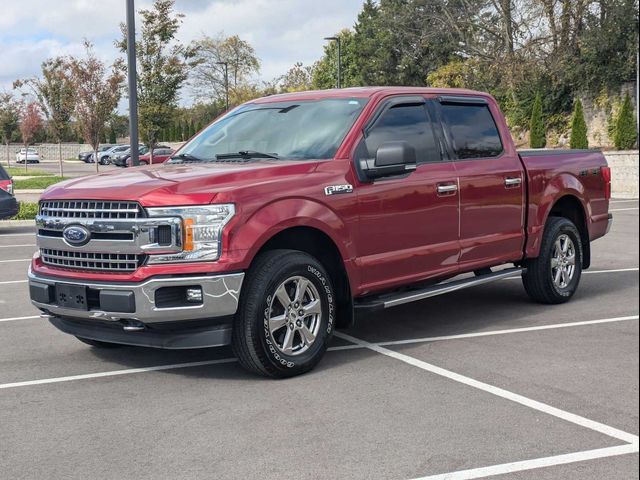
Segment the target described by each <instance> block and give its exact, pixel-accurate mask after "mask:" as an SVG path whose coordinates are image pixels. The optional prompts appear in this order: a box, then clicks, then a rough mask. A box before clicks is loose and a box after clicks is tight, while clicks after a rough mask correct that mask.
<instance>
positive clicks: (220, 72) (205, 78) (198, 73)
mask: <svg viewBox="0 0 640 480" xmlns="http://www.w3.org/2000/svg"><path fill="white" fill-rule="evenodd" d="M195 45H196V49H197V54H196V61H195V63H196V66H195V67H194V69H193V72H192V74H191V78H190V83H191V86H192V90H193V94H194V97H195V98H196V99H199V100H201V101H205V102H210V101H211V100H221V101H225V99H226V95H227V87H228V88H229V96H230V98H233V97H234V92H236V93H235V97H238V93H237V92H238V91H241V90H244V89H246V87H247V86H248V85H252V82H251V79H252V77H253V76H255V75H257V74H258V73H259V72H260V60H258V57H257V56H256V51H255V49H254V48H253V46H251V44H249V43H248V42H246V41H244V40H242V39H241V38H240V37H238V36H237V35H233V36H231V37H225V36H224V35H222V34H218V35H217V36H215V37H208V36H204V37H202V38H201V39H199V40H198V41H196V43H195ZM225 73H226V76H225ZM227 82H228V84H227ZM212 96H213V98H212Z"/></svg>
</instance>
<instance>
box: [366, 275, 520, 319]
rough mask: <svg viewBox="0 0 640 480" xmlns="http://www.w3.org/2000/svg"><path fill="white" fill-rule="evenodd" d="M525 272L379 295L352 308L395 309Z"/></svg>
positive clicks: (484, 276)
mask: <svg viewBox="0 0 640 480" xmlns="http://www.w3.org/2000/svg"><path fill="white" fill-rule="evenodd" d="M525 270H526V269H525V268H519V267H516V268H507V269H505V270H500V271H499V272H492V273H487V274H484V275H478V276H475V277H471V278H464V279H462V280H455V281H452V282H445V283H438V284H437V285H432V286H430V287H426V288H421V289H417V290H411V291H408V292H401V293H391V294H386V295H381V296H378V297H375V298H373V299H367V300H365V301H362V302H357V301H356V303H355V305H354V307H355V309H356V311H364V310H367V311H368V310H382V309H385V308H390V307H396V306H398V305H403V304H405V303H410V302H417V301H418V300H424V299H425V298H430V297H436V296H438V295H444V294H445V293H451V292H455V291H457V290H462V289H464V288H469V287H475V286H477V285H483V284H485V283H490V282H495V281H496V280H502V279H503V278H508V277H513V276H514V275H515V274H517V273H523V272H524V271H525Z"/></svg>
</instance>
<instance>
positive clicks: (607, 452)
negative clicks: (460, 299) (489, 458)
mask: <svg viewBox="0 0 640 480" xmlns="http://www.w3.org/2000/svg"><path fill="white" fill-rule="evenodd" d="M637 452H638V444H637V443H635V444H629V445H619V446H617V447H607V448H598V449H596V450H586V451H584V452H575V453H567V454H564V455H555V456H553V457H544V458H533V459H531V460H524V461H521V462H511V463H503V464H501V465H492V466H490V467H482V468H473V469H471V470H459V471H457V472H449V473H443V474H440V475H429V476H427V477H420V478H415V479H413V480H470V479H473V478H485V477H490V476H493V475H503V474H505V473H515V472H523V471H525V470H533V469H536V468H545V467H552V466H554V465H566V464H568V463H576V462H584V461H586V460H595V459H597V458H607V457H615V456H617V455H628V454H630V453H637Z"/></svg>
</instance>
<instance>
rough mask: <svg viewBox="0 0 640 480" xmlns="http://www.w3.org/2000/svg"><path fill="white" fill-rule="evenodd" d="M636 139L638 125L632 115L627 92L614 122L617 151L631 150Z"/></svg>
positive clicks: (631, 106)
mask: <svg viewBox="0 0 640 480" xmlns="http://www.w3.org/2000/svg"><path fill="white" fill-rule="evenodd" d="M637 138H638V125H637V123H636V119H635V116H634V114H633V105H632V104H631V97H630V96H629V92H627V94H626V95H625V97H624V102H622V107H621V108H620V113H619V114H618V118H617V120H616V133H615V138H614V143H615V146H616V149H617V150H631V149H632V148H633V147H634V145H635V144H636V140H637Z"/></svg>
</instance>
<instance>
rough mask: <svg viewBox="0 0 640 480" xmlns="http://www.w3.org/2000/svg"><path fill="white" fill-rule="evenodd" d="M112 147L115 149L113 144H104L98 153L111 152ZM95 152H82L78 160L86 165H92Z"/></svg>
mask: <svg viewBox="0 0 640 480" xmlns="http://www.w3.org/2000/svg"><path fill="white" fill-rule="evenodd" d="M111 147H113V145H112V144H104V145H100V146H99V147H98V152H104V151H106V150H109V149H110V148H111ZM93 153H94V152H93V151H88V152H80V153H79V154H78V160H82V161H83V162H85V163H90V159H91V158H92V157H93Z"/></svg>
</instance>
